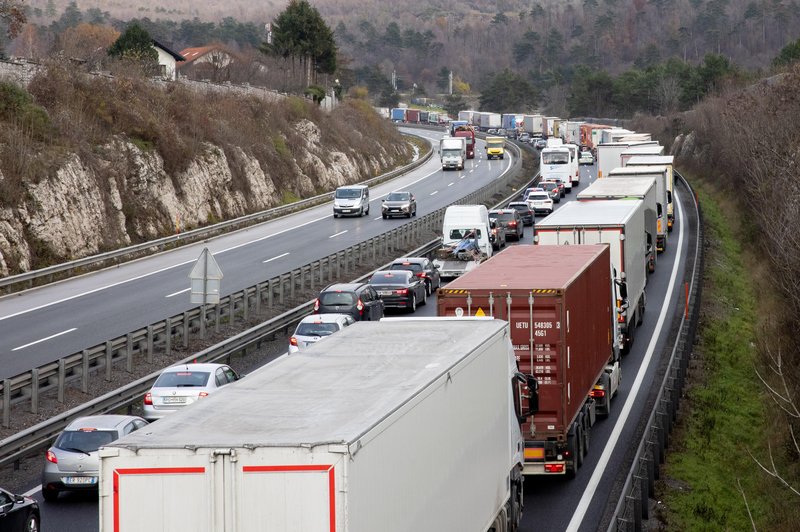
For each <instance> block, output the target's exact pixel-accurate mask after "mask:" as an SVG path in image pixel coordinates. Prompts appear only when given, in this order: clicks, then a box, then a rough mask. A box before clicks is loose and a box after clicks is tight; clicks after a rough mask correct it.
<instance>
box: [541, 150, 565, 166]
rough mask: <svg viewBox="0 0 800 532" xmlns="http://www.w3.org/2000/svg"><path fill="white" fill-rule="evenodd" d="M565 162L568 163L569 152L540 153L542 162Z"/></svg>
mask: <svg viewBox="0 0 800 532" xmlns="http://www.w3.org/2000/svg"><path fill="white" fill-rule="evenodd" d="M567 163H569V153H564V152H545V153H543V154H542V164H567Z"/></svg>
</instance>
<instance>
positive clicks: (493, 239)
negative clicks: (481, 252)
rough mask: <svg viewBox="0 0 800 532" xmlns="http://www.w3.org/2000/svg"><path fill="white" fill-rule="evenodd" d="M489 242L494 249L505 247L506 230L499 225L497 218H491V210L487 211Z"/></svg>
mask: <svg viewBox="0 0 800 532" xmlns="http://www.w3.org/2000/svg"><path fill="white" fill-rule="evenodd" d="M489 242H490V243H491V244H492V249H494V250H495V251H497V250H498V249H500V248H504V247H506V232H505V231H503V229H502V228H501V227H500V222H499V221H497V218H492V214H491V212H490V213H489Z"/></svg>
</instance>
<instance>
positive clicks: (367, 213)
mask: <svg viewBox="0 0 800 532" xmlns="http://www.w3.org/2000/svg"><path fill="white" fill-rule="evenodd" d="M364 214H366V215H367V216H369V205H367V212H365V213H364Z"/></svg>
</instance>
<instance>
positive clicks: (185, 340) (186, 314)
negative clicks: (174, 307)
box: [181, 312, 191, 349]
mask: <svg viewBox="0 0 800 532" xmlns="http://www.w3.org/2000/svg"><path fill="white" fill-rule="evenodd" d="M182 321H183V332H182V333H181V336H182V337H183V338H182V339H183V348H184V349H186V348H187V347H189V322H190V321H191V320H190V318H189V312H184V313H183V320H182Z"/></svg>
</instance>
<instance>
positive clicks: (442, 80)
mask: <svg viewBox="0 0 800 532" xmlns="http://www.w3.org/2000/svg"><path fill="white" fill-rule="evenodd" d="M436 86H437V87H438V88H439V90H440V91H441V92H447V90H448V89H449V88H450V70H449V69H448V68H447V67H442V68H441V69H440V70H439V73H438V74H437V75H436Z"/></svg>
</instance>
